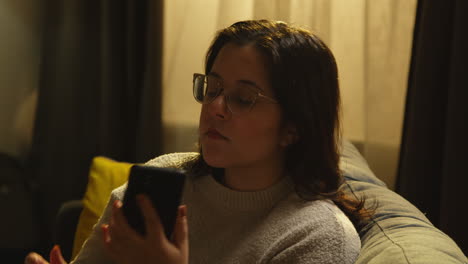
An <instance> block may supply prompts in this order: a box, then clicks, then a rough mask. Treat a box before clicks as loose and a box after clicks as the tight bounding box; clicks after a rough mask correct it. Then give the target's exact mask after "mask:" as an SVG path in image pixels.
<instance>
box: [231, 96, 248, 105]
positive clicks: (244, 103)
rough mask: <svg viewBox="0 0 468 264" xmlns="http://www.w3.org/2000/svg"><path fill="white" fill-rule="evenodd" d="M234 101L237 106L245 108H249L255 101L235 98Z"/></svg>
mask: <svg viewBox="0 0 468 264" xmlns="http://www.w3.org/2000/svg"><path fill="white" fill-rule="evenodd" d="M232 99H233V100H234V102H235V103H236V104H239V105H244V106H249V105H251V104H252V103H253V100H252V98H251V97H242V96H234V97H233V98H232Z"/></svg>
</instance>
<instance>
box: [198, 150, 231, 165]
mask: <svg viewBox="0 0 468 264" xmlns="http://www.w3.org/2000/svg"><path fill="white" fill-rule="evenodd" d="M202 151H203V159H204V160H205V162H206V164H208V165H209V166H211V167H214V168H226V165H227V162H226V159H225V156H224V155H223V154H222V153H220V152H219V151H210V150H205V149H204V148H202Z"/></svg>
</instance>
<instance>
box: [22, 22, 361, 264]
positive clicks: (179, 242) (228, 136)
mask: <svg viewBox="0 0 468 264" xmlns="http://www.w3.org/2000/svg"><path fill="white" fill-rule="evenodd" d="M193 84H194V88H193V89H194V96H195V99H196V100H197V101H199V102H200V103H202V109H201V114H200V124H199V145H200V151H199V153H176V154H169V155H164V156H161V157H158V158H156V159H154V160H152V161H150V162H149V163H148V164H149V165H153V166H164V167H178V168H183V169H185V170H186V171H187V172H188V174H189V177H188V179H187V182H186V185H185V189H184V194H183V202H184V204H185V205H184V206H181V207H180V208H179V216H178V218H177V223H176V227H175V231H174V236H173V239H172V240H171V241H169V240H168V239H166V237H165V236H164V232H163V230H162V227H161V224H160V222H159V217H158V216H157V212H156V211H155V210H154V209H153V208H152V206H151V204H150V202H149V201H148V199H147V198H146V197H144V196H143V197H141V199H140V206H141V208H142V211H143V214H144V216H145V221H146V227H147V230H148V233H147V236H146V237H141V236H139V235H138V234H137V233H135V232H134V231H133V230H131V229H130V228H129V227H128V225H127V223H126V221H125V219H124V217H123V215H122V212H121V202H120V200H122V198H123V194H124V191H125V188H126V186H122V187H120V188H118V189H116V190H114V192H113V193H112V196H111V200H110V202H109V206H108V207H107V208H106V210H105V212H104V214H103V216H102V217H101V219H100V221H99V223H98V224H97V225H96V227H95V229H94V231H93V234H92V235H91V237H90V238H89V239H88V240H87V242H86V243H85V245H84V246H83V249H82V251H81V252H80V254H79V256H78V257H77V259H76V260H75V261H74V263H354V261H355V259H356V258H357V256H358V254H359V250H360V239H359V236H358V234H357V232H356V230H355V228H354V226H353V223H354V224H355V225H358V224H359V223H360V222H361V221H362V220H363V219H365V217H366V215H367V214H368V212H367V211H365V209H363V207H362V205H363V202H362V201H361V202H358V201H355V200H352V199H350V198H349V197H347V196H345V195H344V194H343V192H341V191H340V189H339V187H340V185H341V183H342V181H343V179H342V176H341V174H340V170H339V168H338V161H339V153H338V152H339V146H338V145H339V144H340V141H339V140H340V129H339V124H340V122H339V113H340V97H339V87H338V76H337V67H336V63H335V59H334V57H333V55H332V53H331V52H330V50H329V49H328V48H327V47H326V45H325V44H324V43H323V42H322V41H321V40H320V39H319V38H318V37H317V36H315V35H314V34H312V33H310V32H308V31H306V30H304V29H301V28H296V27H293V26H289V25H288V24H286V23H283V22H274V21H267V20H251V21H242V22H238V23H235V24H233V25H231V26H230V27H228V28H226V29H223V30H221V31H220V32H219V33H218V34H217V36H216V37H215V39H214V42H213V43H212V45H211V47H210V48H209V50H208V53H207V56H206V67H205V73H204V74H195V75H194V82H193ZM186 208H188V211H187V209H186ZM34 257H37V258H39V256H38V255H34V254H31V255H29V256H28V258H27V261H28V259H32V258H34ZM51 257H52V258H54V259H59V260H60V258H59V257H60V254H59V251H58V250H57V249H55V250H53V251H52V254H51ZM41 259H42V258H41ZM54 261H55V260H54ZM27 263H42V262H27ZM57 263H60V262H57Z"/></svg>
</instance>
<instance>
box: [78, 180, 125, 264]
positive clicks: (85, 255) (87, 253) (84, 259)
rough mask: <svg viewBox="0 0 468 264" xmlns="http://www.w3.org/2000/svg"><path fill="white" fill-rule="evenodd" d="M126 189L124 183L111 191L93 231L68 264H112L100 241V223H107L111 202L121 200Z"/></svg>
mask: <svg viewBox="0 0 468 264" xmlns="http://www.w3.org/2000/svg"><path fill="white" fill-rule="evenodd" d="M125 189H126V184H124V185H122V186H121V187H119V188H117V189H115V190H114V191H112V193H111V195H110V198H109V201H108V202H107V205H106V208H105V209H104V212H103V214H102V215H101V217H100V218H99V221H98V222H97V223H96V224H95V225H94V227H93V231H92V232H91V235H90V236H89V237H88V239H87V240H86V241H85V243H84V244H83V247H82V248H81V250H80V252H79V253H78V255H77V256H76V258H75V259H74V260H73V261H72V262H71V263H70V264H87V263H100V264H113V263H114V262H113V261H112V260H111V259H110V258H109V257H108V256H107V254H106V252H105V249H104V244H103V241H102V235H103V234H102V229H101V225H103V224H107V223H109V220H110V216H111V213H112V204H113V203H114V201H115V200H122V198H123V194H124V192H125Z"/></svg>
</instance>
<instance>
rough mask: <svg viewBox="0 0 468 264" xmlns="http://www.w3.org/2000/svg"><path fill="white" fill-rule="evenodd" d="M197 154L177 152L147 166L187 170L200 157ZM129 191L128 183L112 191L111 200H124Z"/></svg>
mask: <svg viewBox="0 0 468 264" xmlns="http://www.w3.org/2000/svg"><path fill="white" fill-rule="evenodd" d="M198 155H199V154H198V153H197V152H177V153H170V154H164V155H161V156H158V157H156V158H154V159H151V160H149V161H148V162H146V163H145V165H146V166H153V167H161V168H177V169H185V168H187V166H188V164H190V163H191V162H193V161H194V160H195V159H196V158H197V157H198ZM126 189H127V182H126V183H124V184H123V185H121V186H119V187H117V188H115V189H114V190H113V191H112V194H111V198H112V199H114V200H115V199H119V200H122V199H123V196H124V194H125V190H126Z"/></svg>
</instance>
